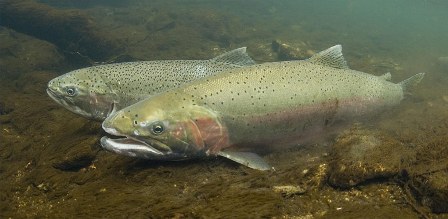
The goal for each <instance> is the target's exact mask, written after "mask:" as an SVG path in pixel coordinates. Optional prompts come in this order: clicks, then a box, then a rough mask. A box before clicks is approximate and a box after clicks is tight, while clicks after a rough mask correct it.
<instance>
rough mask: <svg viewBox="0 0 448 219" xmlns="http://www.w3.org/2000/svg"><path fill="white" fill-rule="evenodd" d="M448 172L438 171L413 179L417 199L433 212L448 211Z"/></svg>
mask: <svg viewBox="0 0 448 219" xmlns="http://www.w3.org/2000/svg"><path fill="white" fill-rule="evenodd" d="M447 182H448V172H446V171H438V172H435V173H431V174H425V175H422V176H418V177H415V178H414V179H413V187H415V188H416V190H415V192H416V194H415V195H416V196H417V200H420V202H421V204H422V205H424V206H427V207H429V208H430V209H431V210H432V212H433V213H447V212H448V184H447Z"/></svg>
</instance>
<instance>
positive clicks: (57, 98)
mask: <svg viewBox="0 0 448 219" xmlns="http://www.w3.org/2000/svg"><path fill="white" fill-rule="evenodd" d="M47 94H48V96H49V97H50V98H51V99H52V100H54V101H56V102H57V103H60V102H61V96H60V95H58V94H57V93H56V92H55V91H53V90H52V89H51V88H47Z"/></svg>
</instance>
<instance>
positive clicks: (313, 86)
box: [101, 45, 424, 170]
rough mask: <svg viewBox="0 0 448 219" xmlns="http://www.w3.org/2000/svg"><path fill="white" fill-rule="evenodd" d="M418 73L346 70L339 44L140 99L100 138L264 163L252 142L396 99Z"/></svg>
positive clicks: (138, 152) (299, 139)
mask: <svg viewBox="0 0 448 219" xmlns="http://www.w3.org/2000/svg"><path fill="white" fill-rule="evenodd" d="M423 76H424V73H420V74H417V75H415V76H413V77H411V78H409V79H406V80H404V81H402V82H400V83H397V84H395V83H392V82H389V81H388V80H389V79H390V74H389V73H387V74H385V75H383V76H379V77H378V76H374V75H370V74H366V73H363V72H359V71H355V70H350V69H349V68H348V67H347V64H346V62H345V60H344V58H343V56H342V53H341V46H340V45H337V46H334V47H331V48H329V49H327V50H325V51H322V52H320V53H318V54H316V55H314V56H313V57H311V58H309V59H308V60H303V61H287V62H273V63H264V64H258V65H253V66H249V67H245V68H241V69H233V70H229V71H227V72H225V73H222V74H219V75H215V76H211V77H208V78H204V79H201V80H198V81H195V82H192V83H190V84H187V85H185V86H182V87H180V88H177V89H174V90H170V91H168V92H164V93H162V94H160V95H156V96H153V97H151V98H148V99H145V100H143V101H141V102H138V103H136V104H134V105H131V106H129V107H126V108H124V109H122V110H120V111H118V112H116V113H114V114H112V115H111V116H110V117H108V118H107V119H106V120H105V121H104V122H103V128H104V130H105V131H106V132H108V133H109V134H112V135H115V136H124V138H117V139H113V138H109V137H103V138H102V139H101V144H102V147H103V148H105V149H107V150H109V151H112V152H115V153H118V154H122V155H127V156H133V157H139V158H146V159H153V160H182V159H189V158H193V157H200V156H207V155H219V156H223V157H226V158H229V159H231V160H233V161H236V162H238V163H241V164H243V165H246V166H248V167H251V168H254V169H259V170H267V169H270V168H271V167H270V165H268V164H267V163H266V162H264V161H263V160H262V159H261V157H259V156H258V155H257V154H256V153H253V152H254V151H257V149H260V148H264V147H269V146H272V145H279V144H280V145H283V144H289V145H291V144H301V143H306V142H309V141H312V140H313V139H310V137H311V136H316V133H326V132H329V131H331V130H332V129H333V127H335V126H336V124H344V123H346V124H347V123H348V124H350V123H351V122H353V121H354V120H355V119H357V118H364V117H366V116H368V115H371V114H374V113H375V112H378V111H379V110H381V109H385V108H387V107H390V106H394V105H397V104H398V103H400V101H401V100H402V99H403V96H404V93H405V92H406V91H407V90H408V89H409V88H410V87H412V86H413V85H415V84H417V83H418V82H419V81H420V80H421V79H422V78H423Z"/></svg>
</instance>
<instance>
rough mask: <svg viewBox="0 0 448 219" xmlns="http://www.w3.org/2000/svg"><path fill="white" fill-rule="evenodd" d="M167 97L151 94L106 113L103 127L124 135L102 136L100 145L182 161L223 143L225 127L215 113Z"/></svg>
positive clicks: (225, 140)
mask: <svg viewBox="0 0 448 219" xmlns="http://www.w3.org/2000/svg"><path fill="white" fill-rule="evenodd" d="M169 96H170V95H164V96H163V95H162V96H161V95H158V96H154V97H151V98H148V99H146V100H143V101H140V102H138V103H136V104H134V105H131V106H129V107H126V108H124V109H122V110H120V111H117V112H116V113H114V114H112V115H111V116H109V117H108V118H107V119H106V120H105V121H104V122H103V129H104V130H105V131H106V132H108V133H109V134H112V135H115V136H123V137H124V138H119V139H111V138H108V137H103V138H102V140H101V144H102V147H103V148H105V149H106V150H109V151H112V152H115V153H118V154H121V155H126V156H131V157H139V158H144V159H153V160H184V159H190V158H194V157H200V156H204V155H207V154H209V153H214V152H216V151H217V149H219V148H220V147H222V146H224V145H225V144H226V142H227V132H226V129H225V128H224V126H223V125H222V124H221V122H220V121H219V119H218V118H219V117H218V116H217V114H216V113H215V112H213V111H211V110H210V109H208V108H206V107H203V106H197V105H195V104H191V103H185V101H184V102H182V101H179V99H177V100H175V99H170V98H169ZM159 97H160V98H159Z"/></svg>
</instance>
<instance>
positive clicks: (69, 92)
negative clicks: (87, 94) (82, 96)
mask: <svg viewBox="0 0 448 219" xmlns="http://www.w3.org/2000/svg"><path fill="white" fill-rule="evenodd" d="M65 92H66V93H67V95H68V96H70V97H73V96H75V95H76V89H75V88H73V87H68V88H67V89H66V90H65Z"/></svg>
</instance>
